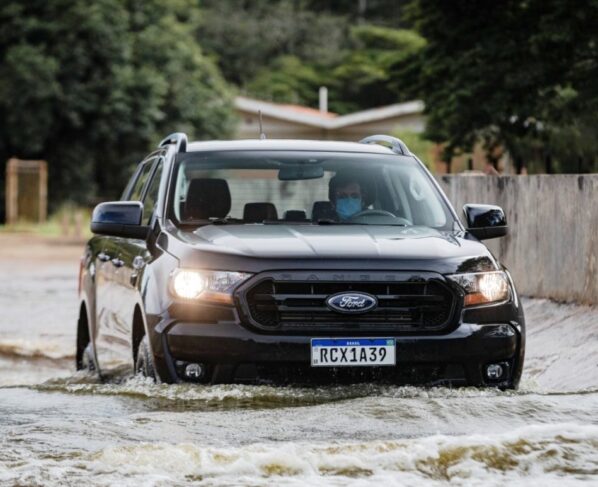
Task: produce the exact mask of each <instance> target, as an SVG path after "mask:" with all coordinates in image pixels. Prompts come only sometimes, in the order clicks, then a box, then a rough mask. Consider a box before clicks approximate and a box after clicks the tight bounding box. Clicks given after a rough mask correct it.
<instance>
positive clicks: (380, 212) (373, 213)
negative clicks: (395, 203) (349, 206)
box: [351, 209, 396, 220]
mask: <svg viewBox="0 0 598 487" xmlns="http://www.w3.org/2000/svg"><path fill="white" fill-rule="evenodd" d="M362 216H390V217H392V218H396V216H395V215H394V214H392V213H391V212H390V211H386V210H369V209H368V210H362V211H360V212H359V213H355V214H354V215H352V216H351V220H354V219H355V218H361V217H362Z"/></svg>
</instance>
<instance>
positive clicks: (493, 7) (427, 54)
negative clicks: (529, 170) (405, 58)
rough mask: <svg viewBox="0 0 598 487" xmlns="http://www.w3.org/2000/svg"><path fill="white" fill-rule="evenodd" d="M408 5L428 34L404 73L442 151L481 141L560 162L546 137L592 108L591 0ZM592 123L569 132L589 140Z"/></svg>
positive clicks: (595, 10)
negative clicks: (443, 145)
mask: <svg viewBox="0 0 598 487" xmlns="http://www.w3.org/2000/svg"><path fill="white" fill-rule="evenodd" d="M408 12H409V15H410V19H411V20H412V21H413V22H414V24H415V26H416V28H417V29H418V31H419V32H420V33H421V34H422V36H423V37H424V38H425V39H426V41H427V44H426V47H425V48H424V49H422V50H421V51H420V55H419V61H418V63H417V70H413V69H412V70H411V73H410V76H411V77H410V78H409V79H410V80H412V81H413V80H416V81H417V90H416V91H417V92H418V93H419V94H420V96H421V97H422V98H423V100H424V101H425V103H426V107H427V108H426V110H427V117H428V118H427V136H428V137H429V138H430V139H431V140H434V141H437V142H447V145H446V152H447V154H446V155H447V157H451V156H452V155H453V154H455V153H457V152H459V151H468V150H470V149H471V147H472V146H473V144H474V143H475V142H477V141H482V142H483V143H484V144H485V146H486V147H487V148H488V153H489V154H490V153H492V151H493V149H494V148H496V147H497V146H503V147H506V148H507V149H508V150H509V151H510V152H511V154H512V155H514V156H515V157H516V158H520V159H521V158H522V157H524V156H523V154H524V153H526V154H527V156H526V157H531V153H532V152H533V153H534V154H535V156H534V157H536V158H540V159H542V158H546V157H547V156H548V157H550V158H552V157H553V156H558V158H560V160H558V161H557V165H558V166H559V167H560V169H561V170H563V169H566V165H567V164H568V163H567V158H564V157H563V154H562V153H561V154H557V151H556V147H555V146H554V145H553V144H552V142H551V141H554V139H555V137H556V138H557V139H559V138H560V137H561V136H562V135H565V134H566V133H567V132H570V131H569V130H568V127H570V126H571V124H574V125H575V124H577V125H580V126H583V122H582V120H583V119H585V118H588V114H589V113H591V112H589V110H595V109H596V103H597V99H598V89H597V81H596V79H597V76H596V75H597V61H596V60H597V59H598V56H597V49H598V45H597V39H596V25H598V1H596V0H584V1H583V2H578V3H576V4H575V5H572V4H571V2H568V1H567V0H528V1H521V0H504V1H502V2H484V1H481V0H473V1H472V0H455V1H453V2H440V3H439V2H434V1H432V0H416V1H414V2H412V4H411V5H410V7H409V10H408ZM398 73H399V75H398V77H399V78H401V76H400V70H399V71H398ZM584 107H587V108H584ZM590 107H591V108H590ZM584 113H585V115H584ZM594 113H595V112H594ZM593 125H594V127H593V128H592V129H590V130H589V132H591V133H583V131H582V130H578V131H576V132H575V134H569V136H570V137H573V138H577V139H578V140H579V139H580V138H583V139H584V140H586V139H587V138H589V139H591V140H596V136H597V135H598V132H597V129H596V126H595V124H593ZM586 128H587V127H586ZM557 134H558V135H557ZM582 145H583V144H582ZM571 149H572V147H569V152H570V151H571ZM585 157H588V155H587V154H586V156H585ZM591 157H593V161H592V162H590V163H589V164H590V165H591V164H595V161H596V160H597V159H596V152H595V151H594V154H593V156H591ZM574 159H577V154H576V157H574Z"/></svg>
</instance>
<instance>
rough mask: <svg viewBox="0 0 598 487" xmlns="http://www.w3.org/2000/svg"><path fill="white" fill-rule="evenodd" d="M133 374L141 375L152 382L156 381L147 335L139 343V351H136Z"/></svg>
mask: <svg viewBox="0 0 598 487" xmlns="http://www.w3.org/2000/svg"><path fill="white" fill-rule="evenodd" d="M135 374H136V375H137V374H141V375H143V377H149V378H150V379H152V380H153V381H155V380H156V368H155V367H154V356H153V355H152V350H151V348H150V344H149V339H148V338H147V335H145V336H144V337H143V339H142V340H141V343H139V350H138V351H137V359H136V360H135Z"/></svg>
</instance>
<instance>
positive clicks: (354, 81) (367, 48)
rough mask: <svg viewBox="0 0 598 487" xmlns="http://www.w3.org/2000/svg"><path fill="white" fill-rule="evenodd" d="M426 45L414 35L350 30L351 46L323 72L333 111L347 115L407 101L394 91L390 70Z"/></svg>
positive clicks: (405, 93)
mask: <svg viewBox="0 0 598 487" xmlns="http://www.w3.org/2000/svg"><path fill="white" fill-rule="evenodd" d="M424 45H425V41H424V39H423V38H422V37H420V36H419V35H418V34H416V33H415V32H413V31H409V30H402V29H389V28H385V27H377V26H372V25H360V26H357V27H354V28H353V29H351V46H352V48H351V49H350V50H347V51H346V52H345V53H344V54H343V55H342V56H341V57H340V58H339V62H338V63H337V64H336V65H334V66H331V67H330V68H329V70H327V72H326V77H325V79H324V80H323V84H326V85H328V86H329V87H330V99H331V101H330V106H331V108H332V110H333V111H337V112H338V113H347V112H351V111H355V110H360V109H367V108H372V107H377V106H382V105H387V104H391V103H397V102H399V101H407V100H408V99H410V96H411V93H410V92H409V90H401V89H397V85H396V81H395V80H394V78H393V74H392V70H393V69H395V66H397V65H399V64H401V63H407V62H409V60H411V59H412V58H413V57H414V56H416V55H417V53H418V52H419V51H420V50H421V49H422V48H423V46H424Z"/></svg>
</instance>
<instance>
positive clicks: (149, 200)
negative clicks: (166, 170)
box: [143, 159, 164, 225]
mask: <svg viewBox="0 0 598 487" xmlns="http://www.w3.org/2000/svg"><path fill="white" fill-rule="evenodd" d="M163 165H164V164H163V161H162V159H160V162H158V165H157V166H156V170H155V171H154V176H153V177H152V181H151V183H150V185H149V187H148V189H147V192H146V193H145V198H144V200H143V220H144V221H145V224H146V225H149V224H150V221H151V219H152V216H153V214H154V210H155V207H156V202H157V201H158V191H159V190H160V180H161V179H162V167H163Z"/></svg>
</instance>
